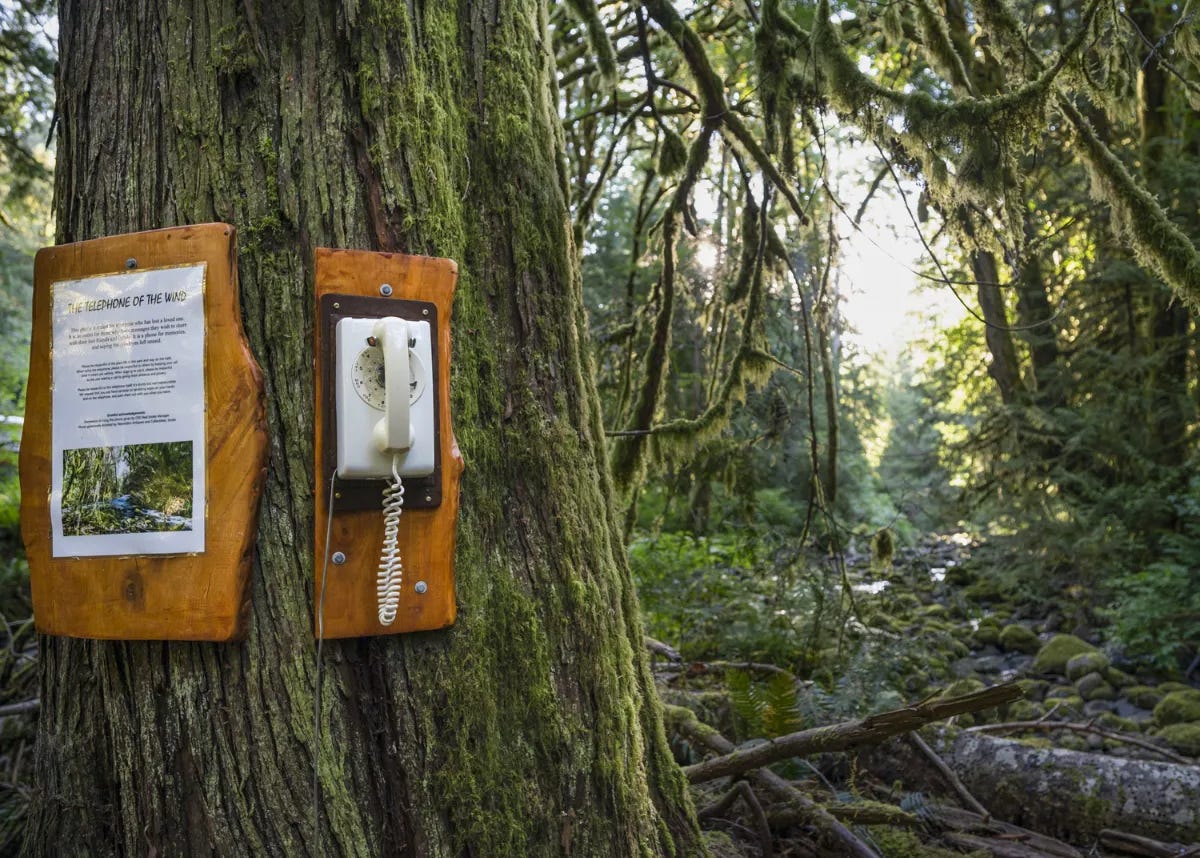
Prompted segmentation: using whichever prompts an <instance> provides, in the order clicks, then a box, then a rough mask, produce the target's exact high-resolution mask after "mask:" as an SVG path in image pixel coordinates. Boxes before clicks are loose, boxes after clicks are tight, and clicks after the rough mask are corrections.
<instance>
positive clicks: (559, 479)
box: [25, 0, 702, 856]
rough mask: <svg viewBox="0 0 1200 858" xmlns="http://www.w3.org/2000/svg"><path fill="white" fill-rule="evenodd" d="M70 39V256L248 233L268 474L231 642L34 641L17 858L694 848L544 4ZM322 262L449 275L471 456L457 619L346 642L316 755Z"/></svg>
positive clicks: (230, 12)
mask: <svg viewBox="0 0 1200 858" xmlns="http://www.w3.org/2000/svg"><path fill="white" fill-rule="evenodd" d="M60 33H61V55H62V60H61V69H60V74H59V81H58V83H59V103H58V116H59V119H60V126H59V127H60V129H61V130H60V135H59V150H58V161H57V164H58V169H57V178H56V209H57V216H58V240H59V241H62V242H66V241H76V240H80V239H85V238H91V237H94V236H99V235H106V234H112V233H118V232H123V231H131V230H139V229H149V228H155V227H163V226H169V225H174V224H182V223H193V222H204V221H211V220H223V221H227V222H229V223H232V224H234V225H236V226H237V227H238V229H239V231H240V233H239V239H240V244H241V250H240V256H239V259H240V262H239V272H240V279H241V285H242V296H241V299H242V312H243V317H244V323H245V327H246V331H247V334H248V336H249V339H250V342H251V345H252V348H253V349H254V352H255V355H256V357H257V359H258V361H259V362H260V364H261V366H262V368H263V371H264V374H265V378H266V386H267V396H268V419H269V425H270V436H271V450H270V464H269V475H268V481H267V486H266V490H265V496H264V500H263V514H262V518H261V522H262V523H261V526H260V531H259V536H258V544H257V549H258V551H257V560H256V563H255V569H254V575H253V585H252V586H253V612H252V618H251V623H250V631H249V637H248V639H247V640H246V641H245V642H244V643H242V644H238V645H211V644H192V643H174V644H167V643H131V642H98V641H81V640H70V639H64V638H47V639H44V640H43V641H42V647H43V663H42V676H41V685H42V689H41V699H42V714H41V718H40V723H39V735H38V744H37V752H36V767H37V782H38V784H39V788H38V790H37V793H36V794H35V795H34V797H33V800H32V805H31V808H30V815H29V825H28V830H27V836H26V843H25V851H26V853H28V854H30V855H71V854H79V855H89V856H105V855H126V854H138V855H146V854H149V855H187V856H202V855H222V856H224V855H246V854H253V855H280V856H283V855H287V856H307V855H313V856H317V855H320V856H325V855H412V856H450V855H456V856H468V855H477V856H499V855H522V856H526V855H528V856H540V855H546V856H550V855H554V856H558V855H572V856H590V855H595V856H610V855H658V854H689V855H690V854H697V853H699V852H702V847H701V846H700V845H699V843H698V839H699V834H698V828H697V825H696V822H695V817H694V811H693V810H692V808H691V805H690V802H689V800H688V798H687V794H686V785H685V782H684V779H683V777H682V775H681V774H680V772H679V770H678V768H677V767H676V766H675V764H674V763H673V761H672V759H671V757H670V754H669V751H668V748H667V744H666V741H665V736H664V733H663V730H662V725H661V712H660V709H659V704H658V702H657V698H656V697H655V694H654V690H653V685H652V680H651V675H650V672H649V668H648V663H647V657H646V655H645V651H644V648H643V647H642V646H641V639H642V632H641V628H640V622H639V618H638V608H637V603H636V598H635V595H634V591H633V587H632V584H631V581H630V578H629V574H628V569H627V566H626V564H625V560H624V549H623V545H622V543H621V538H620V528H619V526H618V523H617V521H616V518H615V516H614V513H613V507H612V487H611V484H610V482H609V479H608V477H607V470H606V462H605V453H604V444H603V434H602V432H603V430H602V426H601V422H600V417H599V408H598V403H597V398H596V394H595V389H594V385H593V381H592V375H591V367H590V364H589V359H588V356H587V352H586V350H585V347H584V337H585V328H584V325H583V308H582V298H581V293H580V282H579V270H578V265H577V262H576V258H575V250H574V248H573V246H572V240H571V229H570V223H569V217H568V212H567V205H566V190H565V187H566V180H565V175H564V173H563V169H562V163H563V160H562V151H561V150H562V136H561V130H560V128H559V125H558V120H557V111H556V97H555V92H554V80H553V73H554V64H553V59H552V57H551V56H550V55H549V53H548V50H547V46H548V45H549V38H548V34H547V30H546V10H545V8H544V7H543V5H542V4H541V3H539V2H535V0H511V2H496V3H488V4H482V3H471V2H464V3H460V4H442V3H433V4H405V3H399V2H384V0H377V1H376V0H366V2H362V3H353V2H346V3H336V2H330V0H284V2H281V3H276V4H260V3H254V2H245V3H243V2H235V0H171V2H158V0H114V2H111V3H104V4H100V3H90V2H86V3H85V2H83V0H64V2H62V4H61V21H60ZM317 246H334V247H349V248H365V249H378V250H389V251H406V252H418V253H430V254H435V255H440V256H449V257H452V258H455V259H457V260H458V261H459V263H460V279H459V288H458V293H457V296H456V303H455V308H454V329H453V331H452V337H453V342H454V354H453V364H452V371H451V391H452V407H453V409H454V413H455V425H456V428H457V429H458V440H459V443H460V446H461V448H462V451H463V454H464V457H465V459H466V462H467V473H466V475H465V480H464V484H463V498H462V515H461V519H460V523H459V538H458V554H457V559H456V565H457V570H458V599H459V612H458V624H457V625H456V626H455V627H454V628H452V629H450V630H448V631H446V632H438V633H429V634H420V635H407V636H401V637H389V638H373V639H365V640H349V641H327V642H326V643H325V644H324V648H323V658H322V663H321V666H320V669H321V670H322V671H323V693H322V695H321V699H320V701H319V703H320V712H321V719H322V721H323V724H324V728H323V732H322V734H321V736H320V739H319V741H318V739H317V737H316V736H315V735H314V725H313V706H314V689H315V687H316V666H315V657H316V652H315V647H314V642H313V637H312V619H311V616H312V615H311V610H312V608H311V605H312V592H311V585H310V584H309V583H308V582H310V581H311V580H312V569H311V560H310V557H311V551H312V542H311V538H312V536H311V535H312V531H313V525H314V522H313V514H312V509H313V503H312V496H311V486H312V484H313V474H312V472H311V462H312V434H311V433H312V420H311V414H310V412H309V410H310V408H311V401H312V387H311V385H312V357H313V356H312V354H311V347H310V343H311V330H312V323H313V320H312V308H311V305H312V297H311V290H312V279H313V272H312V257H313V248H314V247H317ZM209 515H210V516H211V517H212V519H213V520H212V524H213V525H216V526H219V523H220V511H219V510H210V511H209ZM314 764H315V766H316V770H317V772H318V776H319V781H320V794H321V801H320V803H319V807H318V808H316V810H315V811H314V800H313V788H312V781H313V771H314Z"/></svg>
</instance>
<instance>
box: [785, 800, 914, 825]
mask: <svg viewBox="0 0 1200 858" xmlns="http://www.w3.org/2000/svg"><path fill="white" fill-rule="evenodd" d="M825 809H826V810H827V811H829V815H830V816H832V817H833V818H834V819H836V820H838V821H839V822H844V823H846V824H847V825H892V826H895V827H897V828H920V827H921V826H923V825H924V824H925V823H924V821H922V819H921V817H919V816H917V815H915V814H912V813H909V812H908V811H905V810H901V809H900V808H898V807H895V806H893V805H890V804H880V803H879V802H874V801H871V802H860V803H856V804H845V803H838V804H827V805H825ZM768 819H770V821H771V827H772V828H789V827H791V826H793V825H796V824H797V823H799V822H803V821H804V818H803V817H802V815H801V814H800V813H799V812H798V811H797V810H796V809H795V808H791V807H784V808H780V809H778V810H773V811H771V813H770V814H768Z"/></svg>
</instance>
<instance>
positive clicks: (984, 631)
mask: <svg viewBox="0 0 1200 858" xmlns="http://www.w3.org/2000/svg"><path fill="white" fill-rule="evenodd" d="M971 641H972V642H973V643H974V644H975V646H977V647H979V648H981V649H982V648H983V647H985V646H996V644H998V643H1000V630H999V629H997V628H996V627H995V626H980V627H979V628H977V629H976V630H975V631H974V632H973V633H972V634H971Z"/></svg>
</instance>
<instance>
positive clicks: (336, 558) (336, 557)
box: [329, 551, 346, 566]
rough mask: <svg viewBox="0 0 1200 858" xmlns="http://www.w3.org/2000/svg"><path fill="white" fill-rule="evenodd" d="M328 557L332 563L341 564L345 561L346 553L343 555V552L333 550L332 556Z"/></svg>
mask: <svg viewBox="0 0 1200 858" xmlns="http://www.w3.org/2000/svg"><path fill="white" fill-rule="evenodd" d="M329 559H330V560H332V561H333V564H334V565H335V566H341V565H342V564H343V563H345V562H346V555H345V553H343V552H341V551H335V552H333V556H332V557H330V558H329Z"/></svg>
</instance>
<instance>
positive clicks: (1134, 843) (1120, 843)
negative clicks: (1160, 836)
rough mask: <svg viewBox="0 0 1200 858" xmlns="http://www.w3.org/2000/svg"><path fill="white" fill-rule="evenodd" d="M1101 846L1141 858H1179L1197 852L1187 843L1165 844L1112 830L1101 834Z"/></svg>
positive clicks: (1108, 829) (1109, 829)
mask: <svg viewBox="0 0 1200 858" xmlns="http://www.w3.org/2000/svg"><path fill="white" fill-rule="evenodd" d="M1100 845H1101V846H1103V847H1104V848H1105V849H1112V850H1113V851H1115V852H1123V853H1125V854H1126V855H1138V856H1141V858H1179V856H1180V855H1186V854H1188V853H1189V852H1194V851H1195V849H1193V848H1191V847H1189V846H1188V845H1187V844H1185V843H1164V842H1162V841H1161V840H1151V839H1150V838H1149V837H1141V836H1139V835H1137V834H1127V833H1126V832H1124V831H1113V830H1112V829H1111V828H1106V829H1104V830H1103V831H1101V832H1100Z"/></svg>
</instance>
